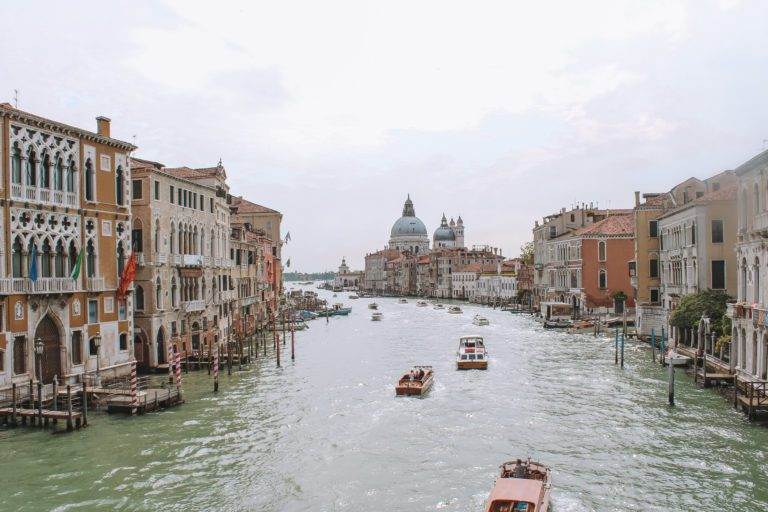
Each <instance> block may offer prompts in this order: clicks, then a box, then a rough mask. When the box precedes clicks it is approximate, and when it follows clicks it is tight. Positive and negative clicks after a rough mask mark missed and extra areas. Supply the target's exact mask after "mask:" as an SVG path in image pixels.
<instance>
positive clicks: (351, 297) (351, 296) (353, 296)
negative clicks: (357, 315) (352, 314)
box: [349, 294, 360, 299]
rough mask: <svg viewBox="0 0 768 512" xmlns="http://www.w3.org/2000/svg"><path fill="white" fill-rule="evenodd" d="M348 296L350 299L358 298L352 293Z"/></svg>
mask: <svg viewBox="0 0 768 512" xmlns="http://www.w3.org/2000/svg"><path fill="white" fill-rule="evenodd" d="M349 298H350V299H359V298H360V297H358V296H357V295H355V294H352V295H350V296H349Z"/></svg>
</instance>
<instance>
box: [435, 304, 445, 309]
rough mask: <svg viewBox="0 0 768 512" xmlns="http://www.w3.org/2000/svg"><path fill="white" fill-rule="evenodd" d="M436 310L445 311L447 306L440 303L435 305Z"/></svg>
mask: <svg viewBox="0 0 768 512" xmlns="http://www.w3.org/2000/svg"><path fill="white" fill-rule="evenodd" d="M434 309H445V306H443V305H442V304H440V303H437V304H435V307H434Z"/></svg>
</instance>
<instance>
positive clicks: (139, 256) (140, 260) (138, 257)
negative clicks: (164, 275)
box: [136, 252, 145, 267]
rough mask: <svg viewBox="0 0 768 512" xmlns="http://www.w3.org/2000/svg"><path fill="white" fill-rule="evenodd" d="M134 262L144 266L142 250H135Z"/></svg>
mask: <svg viewBox="0 0 768 512" xmlns="http://www.w3.org/2000/svg"><path fill="white" fill-rule="evenodd" d="M136 264H137V265H140V266H142V267H143V266H144V264H145V262H144V253H143V252H137V253H136Z"/></svg>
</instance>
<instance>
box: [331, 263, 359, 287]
mask: <svg viewBox="0 0 768 512" xmlns="http://www.w3.org/2000/svg"><path fill="white" fill-rule="evenodd" d="M363 276H364V272H361V271H352V270H350V269H349V266H348V265H347V260H346V259H345V258H342V259H341V265H339V270H338V272H336V277H334V279H333V289H334V290H357V289H358V288H359V287H360V286H361V284H362V281H363Z"/></svg>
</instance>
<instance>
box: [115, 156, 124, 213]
mask: <svg viewBox="0 0 768 512" xmlns="http://www.w3.org/2000/svg"><path fill="white" fill-rule="evenodd" d="M123 181H124V176H123V166H122V165H118V166H117V172H115V202H116V203H117V205H118V206H123V205H124V204H125V184H124V183H123Z"/></svg>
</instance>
